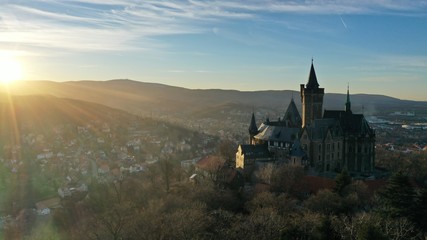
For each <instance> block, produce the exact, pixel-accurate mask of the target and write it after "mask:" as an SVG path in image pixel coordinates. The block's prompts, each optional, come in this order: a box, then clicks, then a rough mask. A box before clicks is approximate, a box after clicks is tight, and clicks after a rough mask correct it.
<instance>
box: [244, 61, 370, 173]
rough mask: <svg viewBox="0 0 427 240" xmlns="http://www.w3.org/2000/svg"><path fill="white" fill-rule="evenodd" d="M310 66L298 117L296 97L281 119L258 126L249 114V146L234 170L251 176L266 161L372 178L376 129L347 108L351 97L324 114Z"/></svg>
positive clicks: (313, 72)
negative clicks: (340, 105) (343, 171)
mask: <svg viewBox="0 0 427 240" xmlns="http://www.w3.org/2000/svg"><path fill="white" fill-rule="evenodd" d="M319 86H320V85H319V83H318V81H317V77H316V73H315V70H314V66H313V63H312V64H311V68H310V73H309V77H308V82H307V84H301V85H300V94H301V105H302V117H301V115H300V114H299V112H298V109H297V107H296V105H295V102H294V99H292V100H291V102H290V103H289V105H288V108H287V110H286V112H285V114H284V115H283V117H282V118H279V119H278V120H277V121H270V120H269V119H268V118H267V119H266V121H264V122H263V123H262V124H261V125H260V126H259V127H258V126H257V125H256V121H255V115H254V114H252V117H251V121H250V125H249V129H248V130H249V144H242V145H239V148H238V151H237V153H236V168H241V169H243V171H244V173H245V174H246V175H247V174H250V173H251V172H252V171H253V170H254V169H256V168H257V167H259V166H260V165H263V164H268V163H284V164H296V165H303V166H306V167H308V168H312V169H313V170H315V171H317V172H319V173H322V172H340V171H342V170H344V169H345V170H347V171H348V172H350V173H351V174H353V175H366V176H368V175H371V174H372V173H373V171H374V168H375V131H374V130H373V129H372V128H371V127H370V126H369V124H368V122H367V121H366V119H365V117H364V115H363V114H355V113H353V112H352V110H351V102H350V93H349V89H347V99H346V102H345V104H344V106H345V107H344V110H324V109H323V96H324V88H320V87H319Z"/></svg>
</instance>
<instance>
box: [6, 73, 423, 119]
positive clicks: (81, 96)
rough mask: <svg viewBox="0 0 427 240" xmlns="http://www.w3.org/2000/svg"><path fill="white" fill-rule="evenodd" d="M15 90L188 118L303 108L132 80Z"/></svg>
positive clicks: (373, 108)
mask: <svg viewBox="0 0 427 240" xmlns="http://www.w3.org/2000/svg"><path fill="white" fill-rule="evenodd" d="M10 91H11V92H12V93H13V94H18V95H29V94H42V95H52V96H56V97H61V98H72V99H78V100H84V101H89V102H93V103H99V104H103V105H106V106H109V107H113V108H118V109H122V110H126V111H128V112H131V113H137V114H142V115H147V114H156V115H164V114H172V115H183V116H188V115H189V114H190V115H191V114H193V113H197V112H200V111H205V112H206V111H209V109H210V108H212V111H214V110H215V111H217V110H218V108H220V106H223V105H227V104H233V105H235V106H240V107H242V108H243V107H244V106H246V107H253V108H268V109H276V111H279V112H282V111H285V108H286V106H287V105H288V103H289V101H290V99H291V98H292V96H294V98H295V99H296V101H295V102H296V103H297V106H298V107H300V104H301V103H300V101H299V92H296V91H290V90H271V91H252V92H248V91H236V90H219V89H209V90H200V89H186V88H181V87H173V86H168V85H163V84H156V83H144V82H138V81H132V80H110V81H72V82H51V81H27V82H20V83H16V84H15V85H14V86H13V87H12V88H11V89H10ZM351 101H352V106H353V108H354V109H355V110H356V111H361V108H362V106H363V108H364V111H365V113H368V114H369V113H375V112H378V111H380V112H384V111H398V110H402V109H405V111H408V110H412V111H416V110H419V109H425V108H426V107H427V102H417V101H409V100H401V99H397V98H393V97H388V96H383V95H372V94H354V95H351ZM344 102H345V94H337V93H327V94H325V99H324V108H325V109H341V108H343V106H344Z"/></svg>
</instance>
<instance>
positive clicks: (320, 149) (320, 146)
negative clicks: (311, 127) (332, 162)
mask: <svg viewBox="0 0 427 240" xmlns="http://www.w3.org/2000/svg"><path fill="white" fill-rule="evenodd" d="M321 151H322V144H319V152H321Z"/></svg>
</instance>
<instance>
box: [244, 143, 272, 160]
mask: <svg viewBox="0 0 427 240" xmlns="http://www.w3.org/2000/svg"><path fill="white" fill-rule="evenodd" d="M240 148H241V150H242V154H244V155H245V159H257V158H270V157H271V154H270V152H269V151H268V147H267V145H265V144H258V145H249V144H243V145H240Z"/></svg>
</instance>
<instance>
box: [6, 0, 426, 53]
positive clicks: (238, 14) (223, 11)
mask: <svg viewBox="0 0 427 240" xmlns="http://www.w3.org/2000/svg"><path fill="white" fill-rule="evenodd" d="M426 8H427V1H425V0H423V1H403V0H374V1H368V0H361V1H352V0H308V1H279V0H268V1H256V0H248V1H238V0H216V1H206V0H186V1H182V0H144V1H135V0H77V1H71V0H34V1H24V0H17V1H13V2H12V1H10V2H9V3H0V43H1V44H2V45H3V46H6V47H10V46H15V47H16V46H19V48H21V49H29V48H31V49H32V51H34V49H35V48H49V49H59V50H65V51H135V50H147V49H159V48H162V47H164V45H163V44H160V43H159V42H158V41H156V40H155V37H157V36H161V35H176V34H197V33H203V32H210V31H212V30H211V29H212V27H213V25H215V24H213V23H218V22H225V21H229V20H232V19H252V18H268V14H269V13H295V14H400V13H402V14H403V13H405V14H408V13H409V14H415V15H416V14H425V12H426V11H425V10H426ZM341 21H342V24H343V26H344V27H345V28H347V24H346V23H345V22H344V20H343V19H342V18H341ZM28 52H29V51H28Z"/></svg>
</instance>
